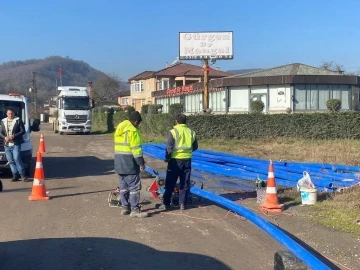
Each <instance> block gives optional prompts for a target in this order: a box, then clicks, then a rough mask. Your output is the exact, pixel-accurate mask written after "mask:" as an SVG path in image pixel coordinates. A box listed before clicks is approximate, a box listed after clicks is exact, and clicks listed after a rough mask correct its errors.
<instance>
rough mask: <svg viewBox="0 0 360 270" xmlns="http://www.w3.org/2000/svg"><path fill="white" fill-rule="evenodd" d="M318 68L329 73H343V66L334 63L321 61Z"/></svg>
mask: <svg viewBox="0 0 360 270" xmlns="http://www.w3.org/2000/svg"><path fill="white" fill-rule="evenodd" d="M320 67H321V68H324V69H327V70H331V71H337V72H344V66H343V65H340V64H338V63H336V62H334V61H323V62H322V65H321V66H320Z"/></svg>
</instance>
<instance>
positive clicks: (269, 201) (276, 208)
mask: <svg viewBox="0 0 360 270" xmlns="http://www.w3.org/2000/svg"><path fill="white" fill-rule="evenodd" d="M283 208H284V205H283V204H279V200H278V196H277V189H276V182H275V175H274V165H273V163H272V161H271V160H270V165H269V172H268V180H267V183H266V195H265V201H264V203H263V204H261V205H260V209H261V210H264V211H268V212H282V211H283Z"/></svg>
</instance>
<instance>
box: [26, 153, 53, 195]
mask: <svg viewBox="0 0 360 270" xmlns="http://www.w3.org/2000/svg"><path fill="white" fill-rule="evenodd" d="M49 199H50V197H48V196H47V195H46V187H45V177H44V168H43V162H42V156H41V153H40V152H38V153H37V158H36V167H35V174H34V181H33V187H32V191H31V195H30V196H29V200H30V201H45V200H49Z"/></svg>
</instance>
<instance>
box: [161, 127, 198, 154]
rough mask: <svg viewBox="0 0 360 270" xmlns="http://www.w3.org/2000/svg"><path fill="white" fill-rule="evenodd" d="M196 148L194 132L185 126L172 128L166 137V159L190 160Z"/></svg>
mask: <svg viewBox="0 0 360 270" xmlns="http://www.w3.org/2000/svg"><path fill="white" fill-rule="evenodd" d="M197 148H198V145H197V140H196V134H195V131H193V130H191V129H190V128H188V127H187V126H186V125H185V124H178V125H176V126H174V128H173V129H172V130H170V133H169V135H168V140H167V147H166V149H167V150H166V158H167V159H168V158H174V159H191V158H192V153H193V151H196V150H197Z"/></svg>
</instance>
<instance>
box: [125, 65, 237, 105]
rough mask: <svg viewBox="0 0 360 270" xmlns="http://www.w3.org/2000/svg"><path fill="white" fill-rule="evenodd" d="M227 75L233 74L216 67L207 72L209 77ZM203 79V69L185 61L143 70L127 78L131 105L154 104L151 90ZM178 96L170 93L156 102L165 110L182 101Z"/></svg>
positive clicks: (161, 89)
mask: <svg viewBox="0 0 360 270" xmlns="http://www.w3.org/2000/svg"><path fill="white" fill-rule="evenodd" d="M229 75H233V74H231V73H226V72H222V71H220V70H216V69H211V70H210V72H209V78H210V79H217V78H224V77H226V76H229ZM203 79H204V70H203V68H202V67H201V66H195V65H190V64H185V63H178V64H176V65H172V66H168V65H167V67H166V68H164V69H161V70H158V71H144V72H142V73H140V74H138V75H136V76H134V77H131V78H130V79H129V80H128V81H129V83H130V91H131V99H132V106H134V107H135V108H136V109H137V110H140V108H141V106H142V105H144V104H155V97H154V96H152V92H157V91H160V92H161V91H167V90H168V89H173V88H182V87H183V86H186V85H192V84H193V83H196V82H202V81H203ZM185 88H186V87H185ZM185 88H184V89H185ZM179 97H180V96H177V95H176V96H173V95H172V96H169V99H167V100H165V101H164V102H162V103H161V101H162V100H159V101H160V102H159V103H158V102H157V104H162V105H163V112H167V111H168V109H169V105H170V104H173V103H179V102H184V101H183V100H181V99H180V98H179Z"/></svg>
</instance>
